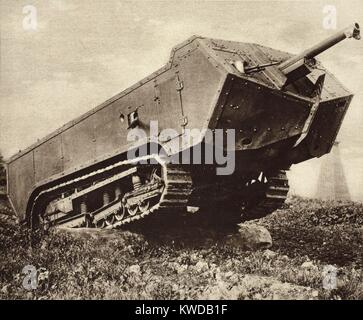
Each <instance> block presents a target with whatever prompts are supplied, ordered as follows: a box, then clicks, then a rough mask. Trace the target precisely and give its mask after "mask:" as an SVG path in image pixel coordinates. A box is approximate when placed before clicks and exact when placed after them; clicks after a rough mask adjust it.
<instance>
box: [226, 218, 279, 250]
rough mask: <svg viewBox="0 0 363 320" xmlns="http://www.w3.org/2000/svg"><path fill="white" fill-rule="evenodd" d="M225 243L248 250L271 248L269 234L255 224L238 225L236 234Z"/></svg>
mask: <svg viewBox="0 0 363 320" xmlns="http://www.w3.org/2000/svg"><path fill="white" fill-rule="evenodd" d="M227 243H229V244H231V245H236V246H240V247H243V248H246V249H249V250H258V249H267V248H270V247H271V246H272V238H271V235H270V232H269V231H268V230H267V229H266V228H265V227H263V226H259V225H256V224H250V223H249V224H240V225H239V230H238V234H234V235H232V236H230V237H229V238H228V239H227Z"/></svg>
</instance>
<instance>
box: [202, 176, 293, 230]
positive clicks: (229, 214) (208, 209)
mask: <svg viewBox="0 0 363 320" xmlns="http://www.w3.org/2000/svg"><path fill="white" fill-rule="evenodd" d="M233 185H234V188H233V192H232V189H230V192H229V194H228V195H227V196H226V197H224V198H222V200H220V199H218V200H215V199H213V198H209V199H208V200H204V202H205V203H206V205H205V206H203V207H202V214H203V215H204V216H203V220H204V221H206V223H207V224H209V223H212V224H217V225H219V226H220V225H225V226H233V225H236V224H237V223H240V222H242V221H247V220H254V219H260V218H263V217H265V216H267V215H269V214H271V213H272V212H273V211H275V210H277V209H279V208H281V207H282V206H283V204H284V202H285V200H286V198H287V194H288V191H289V184H288V179H287V176H286V171H285V170H278V171H275V172H270V173H268V174H266V175H264V174H261V175H260V177H259V178H258V179H252V180H251V181H249V182H247V183H246V185H245V186H242V187H239V188H237V187H238V186H239V184H238V182H235V183H234V184H233ZM204 221H202V222H203V223H204Z"/></svg>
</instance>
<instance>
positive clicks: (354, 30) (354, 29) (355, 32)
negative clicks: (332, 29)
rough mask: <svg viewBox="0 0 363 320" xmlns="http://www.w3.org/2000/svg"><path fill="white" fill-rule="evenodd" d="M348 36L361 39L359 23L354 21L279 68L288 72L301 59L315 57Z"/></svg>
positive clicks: (283, 63)
mask: <svg viewBox="0 0 363 320" xmlns="http://www.w3.org/2000/svg"><path fill="white" fill-rule="evenodd" d="M346 38H354V39H357V40H359V39H360V38H361V37H360V28H359V24H358V23H354V24H353V25H351V26H349V27H347V28H345V29H343V30H341V31H339V32H337V33H336V34H334V35H332V36H331V37H329V38H327V39H325V40H323V41H322V42H320V43H318V44H316V45H315V46H313V47H311V48H309V49H307V50H304V51H303V52H302V53H300V54H298V55H296V56H294V57H292V58H290V59H288V60H286V61H284V62H282V63H281V64H280V65H279V69H280V70H281V71H282V72H283V73H285V74H287V73H289V72H290V70H291V68H290V67H291V66H293V65H294V64H295V63H297V62H299V61H301V60H302V61H306V60H309V59H312V58H314V57H315V56H317V55H318V54H320V53H322V52H324V51H325V50H327V49H329V48H331V47H332V46H334V45H336V44H337V43H339V42H341V41H343V40H344V39H346Z"/></svg>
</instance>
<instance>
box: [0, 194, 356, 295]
mask: <svg viewBox="0 0 363 320" xmlns="http://www.w3.org/2000/svg"><path fill="white" fill-rule="evenodd" d="M0 210H1V212H2V213H6V214H9V213H10V209H8V208H7V207H6V205H5V204H4V202H2V203H1V207H0ZM2 221H3V222H2V223H1V224H0V299H360V300H362V299H363V281H362V280H363V273H362V267H363V256H362V255H363V205H361V204H357V203H353V202H345V203H342V202H323V201H318V200H309V199H302V198H298V197H293V198H289V199H288V201H287V203H286V205H285V207H284V208H282V209H281V210H278V211H276V212H275V213H273V214H272V215H270V216H268V217H266V218H263V219H260V220H258V221H252V222H248V223H249V224H251V223H253V224H258V225H260V226H264V227H266V228H267V229H268V230H269V231H270V233H271V235H272V239H273V245H272V247H270V248H269V249H260V250H252V251H251V250H247V249H246V248H245V247H244V246H243V244H241V243H238V242H237V243H235V242H231V241H229V239H230V236H231V235H230V234H227V233H226V232H216V230H215V229H213V228H211V229H208V228H197V227H195V226H194V227H190V226H189V227H181V226H177V227H174V228H171V229H168V230H165V229H163V230H160V229H159V230H148V232H146V233H144V234H138V233H135V232H130V231H127V230H110V231H97V230H89V229H87V230H84V229H83V230H78V231H71V232H70V231H64V230H58V231H51V232H48V233H46V234H44V233H39V232H38V233H30V232H29V231H27V230H26V229H21V228H19V227H17V226H16V225H14V224H12V223H9V222H4V219H3V220H2ZM9 221H10V220H9ZM26 265H32V266H34V267H35V268H37V272H36V273H35V274H36V275H37V276H38V281H36V282H35V283H36V286H37V289H34V290H26V289H25V288H24V277H25V274H24V273H23V268H24V267H25V266H26ZM329 268H330V269H329ZM329 270H332V273H333V277H331V276H329V274H328V275H327V271H329ZM335 273H336V282H335V278H334V274H335ZM25 279H26V278H25ZM329 279H332V280H331V281H330V282H329ZM26 284H27V282H26V281H25V286H26ZM28 284H29V283H28Z"/></svg>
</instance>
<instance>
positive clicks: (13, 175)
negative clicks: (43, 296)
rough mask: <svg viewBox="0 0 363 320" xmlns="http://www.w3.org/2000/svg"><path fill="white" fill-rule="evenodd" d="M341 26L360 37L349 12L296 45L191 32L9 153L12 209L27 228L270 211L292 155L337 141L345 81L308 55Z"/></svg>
mask: <svg viewBox="0 0 363 320" xmlns="http://www.w3.org/2000/svg"><path fill="white" fill-rule="evenodd" d="M346 38H355V39H359V38H360V30H359V25H358V24H354V25H352V26H351V27H348V28H346V29H344V30H342V31H340V32H338V33H336V34H335V35H333V36H331V37H330V38H328V39H326V40H324V41H322V42H321V43H319V44H317V45H315V46H313V47H311V48H310V49H307V50H305V51H304V52H302V53H301V54H298V55H292V54H290V53H286V52H282V51H278V50H275V49H271V48H268V47H264V46H262V45H258V44H252V43H242V42H232V41H225V40H218V39H210V38H204V37H200V36H193V37H191V38H189V39H188V40H186V41H185V42H183V43H181V44H179V45H177V46H176V47H174V48H173V49H172V51H171V55H170V59H169V61H168V63H167V64H166V65H165V66H164V67H162V68H161V69H160V70H157V71H156V72H154V73H153V74H151V75H150V76H148V77H146V78H144V79H143V80H141V81H140V82H138V83H136V84H135V85H133V86H132V87H130V88H128V89H126V90H124V91H122V92H121V93H119V94H117V95H116V96H114V97H112V98H110V99H109V100H107V101H105V102H104V103H102V104H101V105H99V106H97V107H95V108H93V109H91V110H90V111H89V112H87V113H86V114H84V115H82V116H80V117H79V118H77V119H74V120H73V121H71V122H69V123H67V124H66V125H64V126H63V127H61V128H59V129H58V130H56V131H55V132H53V133H51V134H49V135H48V136H46V137H45V138H43V139H42V140H39V141H38V142H37V143H36V144H34V145H32V146H30V147H29V148H27V149H26V150H23V151H20V152H19V153H17V154H15V155H14V156H12V157H11V158H10V159H8V160H7V166H6V167H7V194H8V198H9V200H10V202H11V204H12V206H13V208H14V211H15V212H16V214H17V216H18V218H19V220H20V221H23V222H24V223H27V224H28V225H29V226H30V227H32V228H36V227H42V228H49V227H56V226H62V227H83V226H88V227H97V228H115V227H118V226H122V225H125V224H127V223H134V222H136V221H138V220H139V221H148V220H147V219H146V217H152V216H158V217H159V218H160V219H166V218H167V217H168V218H170V217H171V219H173V217H177V216H184V215H187V214H188V209H190V208H193V207H194V211H195V208H197V209H198V208H199V210H200V211H203V210H204V211H207V212H212V215H210V216H206V219H215V218H218V219H219V220H220V221H224V222H227V221H242V220H248V219H256V218H261V217H263V216H265V215H267V214H269V213H271V212H273V211H274V210H276V209H278V208H279V207H281V206H282V205H283V203H284V201H285V199H286V196H287V193H288V190H289V186H288V180H287V177H286V171H287V170H289V168H290V167H291V165H292V164H296V163H300V162H303V161H305V160H308V159H311V158H315V157H321V156H322V155H324V154H326V153H329V152H330V150H331V148H332V146H333V144H334V141H335V139H336V136H337V133H338V131H339V128H340V126H341V123H342V121H343V118H344V115H345V113H346V111H347V109H348V106H349V104H350V102H351V100H352V93H351V92H349V91H348V90H347V89H346V88H344V87H343V85H342V84H341V83H340V82H339V81H338V80H337V79H336V78H335V77H334V76H333V75H332V74H331V73H330V72H329V71H328V70H326V69H325V68H324V67H323V66H322V65H321V63H320V62H318V61H317V60H315V57H316V56H317V55H318V54H320V53H321V52H323V51H325V50H327V49H329V48H331V47H332V46H333V45H336V44H337V43H338V42H340V41H342V40H344V39H346ZM292 40H293V39H292ZM217 142H218V143H217ZM210 146H212V148H214V149H215V150H214V152H212V154H211V153H210V152H209V150H210V148H209V147H210ZM217 150H219V153H217ZM198 152H199V154H200V155H201V157H200V159H199V160H201V161H199V160H198V159H197V161H196V160H195V155H196V154H198ZM217 156H218V157H217ZM227 160H228V161H229V163H227V162H228V161H227ZM189 211H190V210H189Z"/></svg>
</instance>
